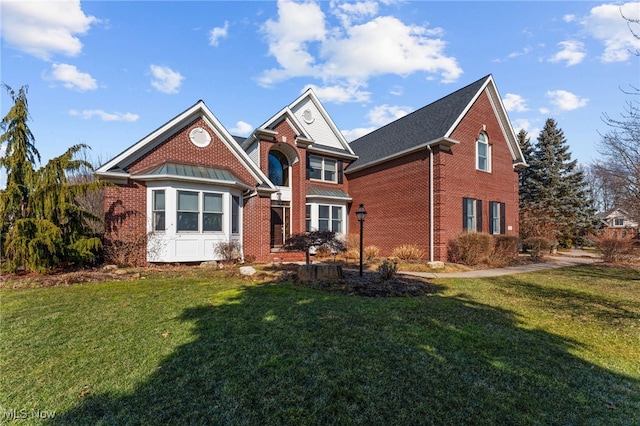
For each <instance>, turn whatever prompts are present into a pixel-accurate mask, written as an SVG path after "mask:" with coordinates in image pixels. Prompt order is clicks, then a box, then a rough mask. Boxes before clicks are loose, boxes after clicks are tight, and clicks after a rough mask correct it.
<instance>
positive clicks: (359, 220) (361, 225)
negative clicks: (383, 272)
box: [356, 204, 367, 276]
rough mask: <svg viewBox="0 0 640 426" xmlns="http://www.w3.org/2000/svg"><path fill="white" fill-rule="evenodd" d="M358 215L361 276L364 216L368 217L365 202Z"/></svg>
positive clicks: (361, 205) (358, 210) (357, 211)
mask: <svg viewBox="0 0 640 426" xmlns="http://www.w3.org/2000/svg"><path fill="white" fill-rule="evenodd" d="M356 217H357V218H358V222H360V276H362V230H363V228H364V218H365V217H367V211H366V210H365V209H364V204H360V206H359V207H358V209H357V210H356Z"/></svg>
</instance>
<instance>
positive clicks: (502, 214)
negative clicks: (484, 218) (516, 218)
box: [500, 203, 507, 234]
mask: <svg viewBox="0 0 640 426" xmlns="http://www.w3.org/2000/svg"><path fill="white" fill-rule="evenodd" d="M506 212H507V205H506V204H505V203H500V233H501V234H506V224H507V217H506V216H507V215H506V214H505V213H506Z"/></svg>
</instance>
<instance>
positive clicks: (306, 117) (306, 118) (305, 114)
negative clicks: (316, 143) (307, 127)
mask: <svg viewBox="0 0 640 426" xmlns="http://www.w3.org/2000/svg"><path fill="white" fill-rule="evenodd" d="M302 118H303V119H304V121H306V122H307V124H311V123H313V120H315V119H314V118H313V113H312V112H311V110H310V109H308V108H307V109H305V110H304V112H303V113H302Z"/></svg>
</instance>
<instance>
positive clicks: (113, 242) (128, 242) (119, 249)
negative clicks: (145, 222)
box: [104, 230, 150, 266]
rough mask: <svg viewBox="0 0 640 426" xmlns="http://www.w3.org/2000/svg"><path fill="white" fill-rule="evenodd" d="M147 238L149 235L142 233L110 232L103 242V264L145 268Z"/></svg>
mask: <svg viewBox="0 0 640 426" xmlns="http://www.w3.org/2000/svg"><path fill="white" fill-rule="evenodd" d="M149 238H150V235H147V234H146V233H144V232H135V231H130V232H119V230H118V231H115V232H112V233H111V234H110V237H109V238H108V239H106V240H105V242H104V259H105V262H106V263H112V264H114V265H118V266H145V265H146V263H147V262H146V249H147V240H148V239H149Z"/></svg>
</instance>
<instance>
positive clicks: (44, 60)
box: [0, 0, 640, 184]
mask: <svg viewBox="0 0 640 426" xmlns="http://www.w3.org/2000/svg"><path fill="white" fill-rule="evenodd" d="M0 7H2V10H1V12H2V13H1V14H2V22H1V28H2V33H1V37H2V42H1V76H2V82H4V83H6V84H8V85H9V86H11V87H13V88H14V89H18V88H19V87H20V86H22V85H28V86H29V94H28V100H29V106H30V113H31V121H30V128H31V130H32V132H33V133H34V135H35V138H36V147H37V149H38V150H39V151H40V154H41V155H42V162H43V164H44V163H46V161H48V160H49V159H50V158H52V157H55V156H57V155H59V154H62V153H63V152H64V151H65V150H66V149H67V148H68V147H69V146H71V145H74V144H77V143H86V144H87V145H89V146H91V148H92V152H91V154H90V156H91V158H92V159H93V160H94V161H98V162H100V161H102V162H104V161H107V160H108V159H110V158H111V157H113V156H115V155H116V154H118V153H120V152H121V151H123V150H124V149H126V148H128V147H129V146H131V145H132V144H134V143H135V142H137V141H138V140H139V139H141V138H143V137H144V136H146V135H147V134H148V133H150V132H152V131H153V130H155V129H156V128H158V127H159V126H161V125H162V124H164V123H165V122H167V121H168V120H170V119H171V118H173V117H174V116H176V115H178V114H179V113H181V112H182V111H184V110H185V109H187V108H188V107H190V106H192V105H193V104H194V103H196V102H197V101H198V100H199V99H202V100H204V101H205V103H206V104H207V106H208V107H209V109H211V111H212V112H213V114H214V115H215V116H216V117H217V118H218V119H219V120H220V121H221V122H222V124H223V125H224V126H225V127H226V128H227V129H228V130H229V131H230V132H231V133H232V134H236V135H248V134H249V133H250V132H251V131H252V130H253V129H254V128H255V127H257V126H259V125H260V124H262V123H263V122H264V121H266V120H267V119H268V118H270V117H271V116H272V115H273V114H274V113H276V112H278V111H279V110H280V109H281V108H283V107H284V106H286V105H288V104H289V103H290V102H292V101H293V100H294V99H296V98H297V97H298V96H299V95H300V93H301V92H302V91H303V90H305V89H306V88H307V87H308V86H313V87H314V89H315V90H316V94H317V95H318V97H319V98H320V99H321V101H322V102H323V104H324V106H325V108H326V109H327V111H328V112H329V114H330V115H331V116H332V118H333V119H334V121H335V122H336V125H337V126H338V128H339V129H341V130H342V131H343V133H344V135H345V137H346V138H347V140H353V139H355V138H357V137H358V136H361V135H363V134H366V133H368V132H369V131H371V130H373V129H375V128H378V127H380V126H382V125H384V124H386V123H388V122H389V121H391V120H393V119H395V118H398V117H401V116H402V115H405V114H407V113H409V112H411V111H414V110H416V109H418V108H420V107H422V106H424V105H427V104H429V103H431V102H432V101H434V100H437V99H438V98H440V97H442V96H444V95H446V94H448V93H450V92H452V91H455V90H457V89H459V88H461V87H463V86H465V85H467V84H469V83H471V82H473V81H475V80H477V79H479V78H481V77H483V76H485V75H487V74H493V76H494V78H495V81H496V84H497V87H498V90H499V92H500V95H501V97H502V98H503V102H504V104H505V106H506V107H507V110H508V114H509V118H510V119H511V121H512V123H513V127H514V129H515V130H516V132H517V131H518V130H519V129H521V128H524V129H525V130H527V131H528V132H529V135H530V136H531V138H532V140H533V139H535V138H536V137H537V135H538V132H539V130H540V129H541V128H542V126H543V125H544V121H545V120H546V119H547V118H548V117H553V118H554V119H556V121H557V122H558V125H559V127H560V128H562V129H563V131H564V133H565V136H566V138H567V141H568V143H569V145H570V148H571V152H572V154H573V158H576V159H578V160H579V161H580V162H581V163H584V164H588V163H590V162H592V161H593V160H595V159H597V158H598V153H597V150H596V144H597V142H598V141H599V139H600V137H599V134H598V131H601V132H606V131H607V127H606V126H605V125H604V124H603V123H602V121H601V117H602V114H603V113H605V112H606V113H608V114H610V115H612V116H614V117H615V116H619V114H620V113H622V112H623V108H624V105H625V102H626V101H627V100H628V99H629V96H627V95H625V94H624V93H623V92H622V91H621V88H622V89H625V88H629V87H630V85H634V86H635V87H640V57H638V56H635V55H633V54H632V53H631V52H637V51H640V40H638V39H637V38H634V37H633V35H632V34H631V32H630V31H629V28H628V26H627V22H626V21H625V20H624V19H623V18H622V17H621V15H620V12H621V10H622V11H623V13H624V14H625V15H626V16H629V17H631V18H635V19H639V18H640V2H619V3H617V2H602V1H600V2H590V1H572V2H558V1H536V2H534V1H523V2H511V1H495V2H484V1H474V2H462V1H455V2H451V1H449V2H437V1H393V0H383V1H361V2H342V1H322V2H315V1H304V2H294V1H278V2H275V1H274V2H272V1H256V2H248V1H247V2H243V1H235V2H222V1H190V2H189V1H187V2H173V1H161V2H152V1H137V2H127V1H116V2H111V1H86V2H85V1H82V2H80V1H77V0H76V1H48V2H36V1H28V0H27V1H5V0H1V2H0ZM632 28H634V30H635V31H636V33H638V34H640V27H639V26H638V25H636V26H635V27H632ZM1 100H2V104H1V113H2V116H4V115H5V114H6V113H7V111H8V109H9V108H10V107H11V101H10V98H9V97H8V95H7V94H6V92H4V91H3V93H2V98H1ZM0 150H2V152H1V153H2V154H3V153H4V148H0ZM2 183H3V180H2V178H1V177H0V184H2Z"/></svg>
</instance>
